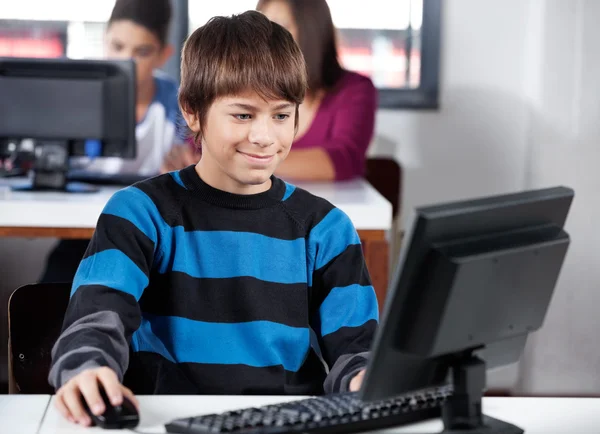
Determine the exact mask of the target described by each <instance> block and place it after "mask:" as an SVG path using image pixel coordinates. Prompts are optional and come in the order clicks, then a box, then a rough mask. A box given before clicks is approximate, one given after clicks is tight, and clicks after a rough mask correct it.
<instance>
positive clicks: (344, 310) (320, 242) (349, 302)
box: [308, 208, 379, 393]
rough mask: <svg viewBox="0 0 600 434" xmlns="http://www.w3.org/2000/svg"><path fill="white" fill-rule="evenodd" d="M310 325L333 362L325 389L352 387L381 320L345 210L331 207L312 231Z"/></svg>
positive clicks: (330, 363) (324, 355) (357, 241)
mask: <svg viewBox="0 0 600 434" xmlns="http://www.w3.org/2000/svg"><path fill="white" fill-rule="evenodd" d="M308 252H309V261H310V262H309V266H311V268H312V270H313V272H312V280H310V281H309V284H310V286H311V292H310V306H311V308H310V309H311V312H310V315H311V328H312V329H313V331H314V332H315V334H316V336H317V340H318V342H319V346H320V350H321V353H322V356H323V358H324V360H325V362H326V363H327V365H328V366H329V374H328V375H327V378H326V379H325V383H324V390H325V392H326V393H334V392H340V391H346V390H348V386H349V383H350V380H351V379H352V377H353V376H354V375H356V374H357V373H358V371H360V370H361V369H362V368H364V367H365V366H366V363H367V358H368V352H369V350H370V348H371V343H372V340H373V337H374V334H375V330H376V327H377V322H378V320H379V313H378V312H379V309H378V305H377V298H376V295H375V291H374V289H373V286H372V285H371V280H370V277H369V273H368V271H367V267H366V264H365V260H364V257H363V253H362V247H361V244H360V240H359V238H358V234H357V233H356V230H355V229H354V226H353V225H352V222H351V221H350V219H349V218H348V216H347V215H346V214H344V213H343V212H342V211H341V210H339V209H338V208H333V209H332V210H331V211H329V212H328V213H327V215H325V217H324V218H323V219H322V220H321V221H320V222H319V223H318V224H316V225H315V226H314V227H313V228H312V230H311V231H310V234H309V237H308Z"/></svg>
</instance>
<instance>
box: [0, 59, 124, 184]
mask: <svg viewBox="0 0 600 434" xmlns="http://www.w3.org/2000/svg"><path fill="white" fill-rule="evenodd" d="M0 95H2V97H0V141H4V142H5V143H7V142H9V141H19V140H21V139H33V140H34V141H35V144H36V148H35V157H34V158H35V161H34V167H33V169H34V179H33V186H32V187H33V188H34V189H60V190H70V188H69V185H68V183H67V172H68V162H69V157H70V156H85V155H89V152H90V145H92V146H93V147H94V148H95V149H94V150H93V152H94V154H95V156H100V157H120V158H126V159H132V158H135V156H136V141H135V125H136V118H135V104H136V102H135V101H136V82H135V64H134V62H133V61H132V60H76V59H68V58H59V59H26V58H11V57H5V58H0ZM75 190H78V191H79V190H80V189H79V188H77V189H75Z"/></svg>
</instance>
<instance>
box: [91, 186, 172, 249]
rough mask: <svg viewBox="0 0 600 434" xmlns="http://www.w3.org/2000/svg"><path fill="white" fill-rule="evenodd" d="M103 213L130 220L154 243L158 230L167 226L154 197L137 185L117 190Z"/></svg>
mask: <svg viewBox="0 0 600 434" xmlns="http://www.w3.org/2000/svg"><path fill="white" fill-rule="evenodd" d="M102 213H104V214H110V215H114V216H117V217H121V218H124V219H126V220H129V221H130V222H131V223H133V224H134V225H135V226H136V227H137V228H138V229H139V230H140V231H142V232H143V233H144V234H145V235H146V236H147V237H148V238H150V239H151V240H152V241H153V242H154V244H156V241H157V239H158V230H162V228H164V227H165V226H166V223H165V221H164V219H163V218H162V216H161V215H160V213H159V211H158V208H156V205H155V204H154V202H153V201H152V199H150V197H149V196H148V195H147V194H146V193H144V192H143V191H142V190H140V189H139V188H136V187H127V188H124V189H123V190H119V191H117V192H116V193H115V194H114V195H113V196H112V197H111V198H110V200H109V201H108V203H107V204H106V206H105V207H104V210H103V211H102ZM157 227H158V230H157Z"/></svg>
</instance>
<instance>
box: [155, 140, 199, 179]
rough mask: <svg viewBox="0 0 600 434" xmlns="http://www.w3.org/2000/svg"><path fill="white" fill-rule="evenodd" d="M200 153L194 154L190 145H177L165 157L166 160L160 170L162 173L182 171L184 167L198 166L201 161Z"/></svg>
mask: <svg viewBox="0 0 600 434" xmlns="http://www.w3.org/2000/svg"><path fill="white" fill-rule="evenodd" d="M200 156H201V154H200V152H194V150H192V148H191V147H190V146H189V145H188V144H185V145H175V146H173V148H171V150H170V151H169V153H168V154H167V155H166V156H165V160H164V161H163V164H162V166H161V168H160V171H161V172H162V173H167V172H172V171H174V170H180V169H183V168H184V167H187V166H190V165H192V164H196V163H197V162H198V161H199V160H200Z"/></svg>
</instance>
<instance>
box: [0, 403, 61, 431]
mask: <svg viewBox="0 0 600 434" xmlns="http://www.w3.org/2000/svg"><path fill="white" fill-rule="evenodd" d="M49 401H50V395H0V432H2V433H7V434H8V433H11V434H12V433H14V434H36V433H37V432H38V430H39V428H40V425H41V423H42V420H43V418H44V413H45V412H46V408H47V407H48V402H49Z"/></svg>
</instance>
